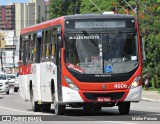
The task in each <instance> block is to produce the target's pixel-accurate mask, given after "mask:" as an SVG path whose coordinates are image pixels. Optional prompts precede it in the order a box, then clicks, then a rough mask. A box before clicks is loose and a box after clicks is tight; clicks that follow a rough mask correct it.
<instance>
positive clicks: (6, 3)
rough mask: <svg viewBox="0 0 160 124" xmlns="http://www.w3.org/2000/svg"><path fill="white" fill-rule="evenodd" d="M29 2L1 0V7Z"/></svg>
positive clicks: (27, 0)
mask: <svg viewBox="0 0 160 124" xmlns="http://www.w3.org/2000/svg"><path fill="white" fill-rule="evenodd" d="M28 2H29V0H0V5H8V4H10V3H28Z"/></svg>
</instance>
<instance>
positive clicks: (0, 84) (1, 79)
mask: <svg viewBox="0 0 160 124" xmlns="http://www.w3.org/2000/svg"><path fill="white" fill-rule="evenodd" d="M5 92H6V94H9V81H8V78H7V74H5V73H0V93H5Z"/></svg>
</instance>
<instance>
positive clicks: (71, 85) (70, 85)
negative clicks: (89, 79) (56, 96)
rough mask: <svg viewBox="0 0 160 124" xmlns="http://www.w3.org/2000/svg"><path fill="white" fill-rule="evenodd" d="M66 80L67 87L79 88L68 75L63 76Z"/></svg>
mask: <svg viewBox="0 0 160 124" xmlns="http://www.w3.org/2000/svg"><path fill="white" fill-rule="evenodd" d="M64 78H65V80H66V83H67V84H68V86H69V88H71V89H73V90H79V88H78V87H77V86H76V85H75V84H74V83H73V81H72V80H71V79H69V78H68V77H66V76H65V77H64Z"/></svg>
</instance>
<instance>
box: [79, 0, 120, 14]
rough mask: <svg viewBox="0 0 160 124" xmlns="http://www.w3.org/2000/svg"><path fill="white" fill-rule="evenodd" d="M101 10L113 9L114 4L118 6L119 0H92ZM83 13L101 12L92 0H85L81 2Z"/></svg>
mask: <svg viewBox="0 0 160 124" xmlns="http://www.w3.org/2000/svg"><path fill="white" fill-rule="evenodd" d="M92 1H93V2H94V3H95V4H96V5H97V7H98V8H100V10H101V11H103V12H105V11H112V9H113V8H114V6H112V5H115V6H118V3H119V2H117V0H108V1H107V2H106V0H92ZM81 13H82V14H84V13H100V11H99V10H98V9H97V8H96V7H95V6H94V5H93V4H92V3H91V2H90V0H83V1H82V3H81Z"/></svg>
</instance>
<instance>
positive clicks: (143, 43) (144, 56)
mask: <svg viewBox="0 0 160 124" xmlns="http://www.w3.org/2000/svg"><path fill="white" fill-rule="evenodd" d="M141 45H142V56H143V60H144V61H145V60H146V52H145V49H144V48H145V40H144V38H141Z"/></svg>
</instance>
